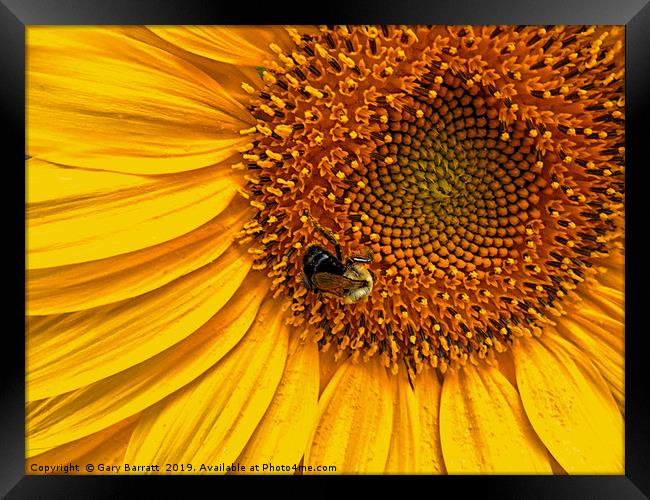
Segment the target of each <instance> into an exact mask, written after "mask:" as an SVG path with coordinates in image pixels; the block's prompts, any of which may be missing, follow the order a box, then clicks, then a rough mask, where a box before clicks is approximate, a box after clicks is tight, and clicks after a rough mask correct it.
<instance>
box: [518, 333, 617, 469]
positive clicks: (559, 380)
mask: <svg viewBox="0 0 650 500" xmlns="http://www.w3.org/2000/svg"><path fill="white" fill-rule="evenodd" d="M551 332H552V330H551V329H550V328H548V329H547V331H546V332H545V334H544V335H543V336H542V337H541V338H540V339H539V340H537V339H525V340H522V341H520V342H518V343H517V345H516V346H515V349H514V356H515V367H516V370H517V383H518V387H519V393H520V394H521V398H522V401H523V403H524V407H525V408H526V414H527V415H528V417H529V419H530V422H531V424H532V425H533V427H534V429H535V432H537V434H538V435H539V437H540V438H541V439H542V441H543V442H544V444H545V445H546V447H547V448H548V450H549V451H550V452H551V454H552V455H553V456H554V457H555V459H556V460H557V461H558V462H559V464H560V465H561V466H562V467H563V468H564V469H565V470H566V471H567V472H568V473H569V474H622V473H623V470H624V468H623V439H624V436H623V431H624V427H623V418H622V416H621V414H620V412H619V410H618V408H617V407H616V403H615V401H614V399H613V398H612V395H611V394H610V392H609V390H608V388H607V385H606V383H605V381H604V380H603V378H602V377H601V376H600V374H599V373H598V371H597V370H596V369H595V368H594V367H593V365H592V364H591V362H590V361H589V360H588V359H587V358H586V357H584V356H583V355H582V354H581V353H580V352H579V351H578V350H577V349H575V348H573V347H572V346H571V345H570V344H568V342H566V341H564V340H563V339H561V338H559V337H557V335H554V334H552V333H551Z"/></svg>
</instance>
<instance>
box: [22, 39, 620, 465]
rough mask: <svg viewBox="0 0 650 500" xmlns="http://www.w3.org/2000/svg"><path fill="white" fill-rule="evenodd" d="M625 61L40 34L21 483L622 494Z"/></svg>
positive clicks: (543, 43) (525, 42)
mask: <svg viewBox="0 0 650 500" xmlns="http://www.w3.org/2000/svg"><path fill="white" fill-rule="evenodd" d="M622 40H623V33H622V30H621V29H619V28H617V27H574V26H566V27H560V26H556V27H553V28H548V29H544V28H539V27H510V26H499V27H494V26H489V27H471V26H468V27H460V26H457V27H444V26H440V27H416V26H413V27H395V26H391V27H331V28H322V29H317V28H305V27H300V28H286V29H285V28H270V27H265V28H246V27H240V28H231V27H151V28H146V27H128V28H127V27H122V28H118V27H111V28H49V27H31V28H29V29H28V33H27V51H28V52H27V56H28V57H27V69H28V75H27V87H28V89H27V90H28V94H27V146H28V152H27V153H28V155H29V156H30V159H28V160H27V167H26V168H27V212H26V214H27V220H26V225H27V268H28V270H27V316H28V317H27V374H26V377H27V378H26V381H27V382H26V383H27V391H26V396H27V423H26V425H27V455H28V465H27V471H28V472H32V473H33V472H37V473H38V472H39V471H40V472H42V469H39V468H38V466H37V465H36V464H40V465H44V464H50V465H57V464H61V463H67V462H72V463H78V464H82V467H83V464H85V463H94V464H99V463H101V464H103V465H104V466H116V467H117V466H119V471H120V472H122V473H124V472H127V473H128V472H151V473H186V472H191V473H196V472H205V473H214V472H233V471H231V470H229V469H227V466H228V467H229V466H231V465H233V464H238V465H240V466H243V467H245V469H244V470H242V469H238V470H235V471H234V472H247V473H256V472H260V473H261V472H284V473H286V472H288V473H296V472H337V473H360V472H370V473H383V472H388V473H413V472H420V473H444V472H448V473H542V474H546V473H565V472H567V473H571V474H573V473H607V474H622V473H623V469H624V464H623V428H624V423H623V410H624V386H623V354H624V353H623V345H624V344H623V323H624V319H623V302H624V299H623V266H624V258H623V253H624V246H623V232H624V227H623V216H622V214H623V208H624V207H623V205H624V193H623V179H624V154H625V145H624V126H623V123H624V98H623V76H624V74H623V67H624V65H623V60H622V59H623V42H622ZM314 245H317V246H318V247H320V249H318V248H317V249H316V250H315V251H316V252H317V253H318V258H320V259H325V260H327V259H329V260H327V262H328V264H327V266H329V267H322V266H321V267H319V268H317V269H316V268H314V269H312V268H310V267H309V264H308V265H305V263H304V262H303V258H304V255H305V253H306V251H307V250H308V249H310V248H311V249H312V252H313V251H314V250H313V249H314ZM337 245H338V246H340V249H341V253H342V255H341V259H342V260H343V262H342V263H340V264H336V263H335V262H334V261H335V260H336V258H337V256H336V251H335V248H336V246H337ZM326 252H329V253H326ZM351 256H357V257H359V260H358V261H357V263H356V264H353V263H351V262H350V263H347V266H346V262H345V260H346V259H347V258H349V257H351ZM319 262H320V261H319ZM323 262H324V261H323ZM337 266H338V267H337ZM319 270H320V271H319ZM324 270H325V271H328V273H329V274H328V275H325V274H324V273H323V272H322V271H324ZM303 271H304V272H305V275H306V276H305V277H303ZM361 276H372V279H371V281H370V282H371V284H372V286H371V288H372V289H370V287H369V286H368V283H369V282H368V281H367V279H366V278H360V277H361ZM369 279H370V278H368V280H369ZM364 280H366V281H364ZM359 283H362V284H361V285H360V284H359ZM360 286H367V289H364V291H363V293H361V294H360V296H361V295H363V297H361V298H359V297H360V296H355V297H354V298H350V297H349V294H350V293H351V292H350V290H352V289H358V288H359V287H360ZM355 287H356V288H355ZM346 296H348V300H347V301H346V300H343V299H344V298H345V297H346ZM357 299H358V300H357ZM346 302H347V303H346ZM165 464H174V465H172V466H171V467H169V466H166V465H165ZM271 465H272V466H273V467H274V468H270V466H271ZM127 466H128V467H127ZM155 466H157V467H158V468H156V467H155ZM202 466H203V468H201V467H202ZM255 466H258V467H259V468H258V469H255ZM331 466H334V467H335V468H329V467H331ZM317 467H327V468H326V469H317ZM80 472H83V471H80ZM95 472H100V473H101V472H104V470H102V469H97V470H96V471H95Z"/></svg>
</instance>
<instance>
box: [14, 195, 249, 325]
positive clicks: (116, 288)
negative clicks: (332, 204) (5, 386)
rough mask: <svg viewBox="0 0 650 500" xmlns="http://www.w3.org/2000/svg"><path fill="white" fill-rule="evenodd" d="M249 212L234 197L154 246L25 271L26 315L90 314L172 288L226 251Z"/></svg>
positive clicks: (240, 201) (242, 200)
mask: <svg viewBox="0 0 650 500" xmlns="http://www.w3.org/2000/svg"><path fill="white" fill-rule="evenodd" d="M248 208H249V207H248V203H247V202H246V201H245V200H244V199H243V198H240V197H237V198H235V199H234V200H233V201H232V202H231V203H230V205H228V207H226V209H225V210H224V211H223V212H222V213H221V214H220V215H218V216H217V217H215V218H214V219H212V220H210V221H208V222H207V223H205V224H204V225H202V226H200V227H199V228H197V229H195V230H194V231H191V232H190V233H187V234H184V235H182V236H179V237H178V238H175V239H173V240H170V241H167V242H164V243H161V244H159V245H155V246H153V247H147V248H144V249H142V250H137V251H134V252H130V253H128V254H122V255H118V256H115V257H109V258H106V259H101V260H94V261H91V262H84V263H81V264H71V265H68V266H60V267H49V268H45V269H32V270H29V271H28V272H27V314H28V315H46V314H61V313H64V312H72V311H79V310H83V309H89V308H91V307H97V306H102V305H105V304H110V303H112V302H118V301H121V300H124V299H128V298H131V297H135V296H138V295H142V294H144V293H146V292H150V291H152V290H155V289H157V288H160V287H162V286H164V285H166V284H168V283H171V282H172V281H173V280H175V279H177V278H179V277H181V276H184V275H186V274H189V273H191V272H192V271H195V270H196V269H199V268H200V267H203V266H205V265H207V264H209V263H210V262H212V261H213V260H215V259H216V258H218V257H219V256H220V255H221V254H222V253H223V252H224V251H226V250H227V249H228V248H229V247H230V245H232V244H233V242H234V240H235V236H236V234H237V233H238V232H239V231H240V230H241V227H242V225H243V224H244V222H245V221H246V219H247V218H249V216H250V213H249V210H248ZM215 235H218V237H215Z"/></svg>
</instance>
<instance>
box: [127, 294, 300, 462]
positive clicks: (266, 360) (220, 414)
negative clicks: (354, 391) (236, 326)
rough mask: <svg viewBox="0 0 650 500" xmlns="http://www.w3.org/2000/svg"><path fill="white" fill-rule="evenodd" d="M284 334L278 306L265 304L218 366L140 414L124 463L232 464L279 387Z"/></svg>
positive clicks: (284, 345)
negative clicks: (253, 321)
mask: <svg viewBox="0 0 650 500" xmlns="http://www.w3.org/2000/svg"><path fill="white" fill-rule="evenodd" d="M288 333H289V330H288V327H287V326H286V325H285V324H284V319H283V316H282V313H281V311H280V308H279V307H278V306H277V304H275V302H274V301H273V300H268V301H266V302H265V303H264V304H263V305H262V308H261V310H260V313H259V315H258V317H257V319H256V321H255V323H254V325H253V327H252V328H251V329H250V330H249V331H248V333H247V334H246V335H245V337H244V338H243V339H242V340H241V342H239V344H238V345H237V347H236V348H235V349H233V350H232V351H231V352H230V353H229V354H228V355H227V356H226V357H225V358H224V359H222V360H221V361H220V362H219V364H217V365H216V366H215V367H214V368H212V369H210V370H209V371H208V372H206V373H205V374H204V375H203V376H202V377H201V378H200V379H198V380H197V381H196V382H194V383H192V384H191V385H189V386H187V387H186V388H183V389H181V390H180V391H177V392H176V393H175V394H173V395H171V396H170V397H168V398H167V399H165V400H164V401H162V402H161V403H159V404H158V405H156V406H154V407H152V408H150V409H148V410H147V411H145V412H144V413H143V415H142V418H141V419H140V422H139V424H138V427H137V428H136V430H135V432H134V434H133V438H132V439H131V442H130V443H129V448H128V450H127V453H126V457H125V463H133V464H145V463H147V464H149V463H150V464H165V463H189V462H192V463H194V464H196V465H197V467H198V465H199V464H201V463H203V464H207V465H215V464H221V463H222V462H223V463H228V464H229V463H232V462H233V461H234V460H235V459H236V458H237V456H238V455H239V453H240V452H241V450H242V449H243V448H244V446H245V445H246V442H247V441H248V440H249V438H250V437H251V435H252V433H253V431H254V429H255V427H256V426H257V424H258V423H259V421H260V420H261V419H262V417H263V415H264V413H265V412H266V410H267V408H268V406H269V403H270V402H271V399H272V398H273V395H274V393H275V391H276V388H277V387H278V383H279V382H280V378H281V377H282V372H283V370H284V366H285V362H286V358H287V349H288ZM199 472H210V471H199ZM218 472H224V471H218Z"/></svg>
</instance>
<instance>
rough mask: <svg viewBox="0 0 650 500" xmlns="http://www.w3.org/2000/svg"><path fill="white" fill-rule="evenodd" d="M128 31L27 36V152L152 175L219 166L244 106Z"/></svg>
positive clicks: (34, 30) (244, 117)
mask: <svg viewBox="0 0 650 500" xmlns="http://www.w3.org/2000/svg"><path fill="white" fill-rule="evenodd" d="M124 31H125V29H124V28H122V29H116V28H97V27H92V28H87V27H61V26H57V27H53V28H52V27H30V28H29V29H28V30H27V102H26V104H27V110H26V111H27V124H28V125H27V154H29V155H30V156H33V157H35V158H40V159H44V160H48V161H51V162H54V163H59V164H63V165H71V166H77V167H84V168H91V169H105V170H113V171H119V172H129V173H141V174H159V173H171V172H179V171H183V170H193V169H197V168H200V167H205V166H209V165H212V164H215V163H218V162H221V161H223V160H225V159H226V158H228V157H230V156H231V155H232V153H233V149H234V148H236V147H237V146H238V145H242V144H244V143H246V142H248V140H247V139H246V137H242V136H241V135H240V134H239V130H241V129H244V128H248V127H249V126H250V123H253V122H252V121H251V120H252V117H251V116H250V114H249V113H248V111H247V110H246V108H245V107H244V106H243V105H242V104H240V103H238V102H237V101H235V100H234V99H232V98H231V97H230V96H229V95H228V94H227V93H226V92H225V91H224V90H223V89H222V88H221V87H220V85H219V84H218V83H217V82H216V81H214V80H213V79H212V78H210V77H208V76H207V75H206V74H205V73H203V72H202V71H200V70H199V69H198V68H196V67H195V66H193V65H192V64H190V63H188V62H186V61H184V60H182V59H180V58H179V57H177V56H175V55H172V54H170V53H169V52H166V51H164V50H161V49H159V48H157V47H153V46H151V45H148V44H145V43H142V42H140V41H137V40H135V39H133V38H130V37H129V36H127V35H126V34H125V33H124Z"/></svg>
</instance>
